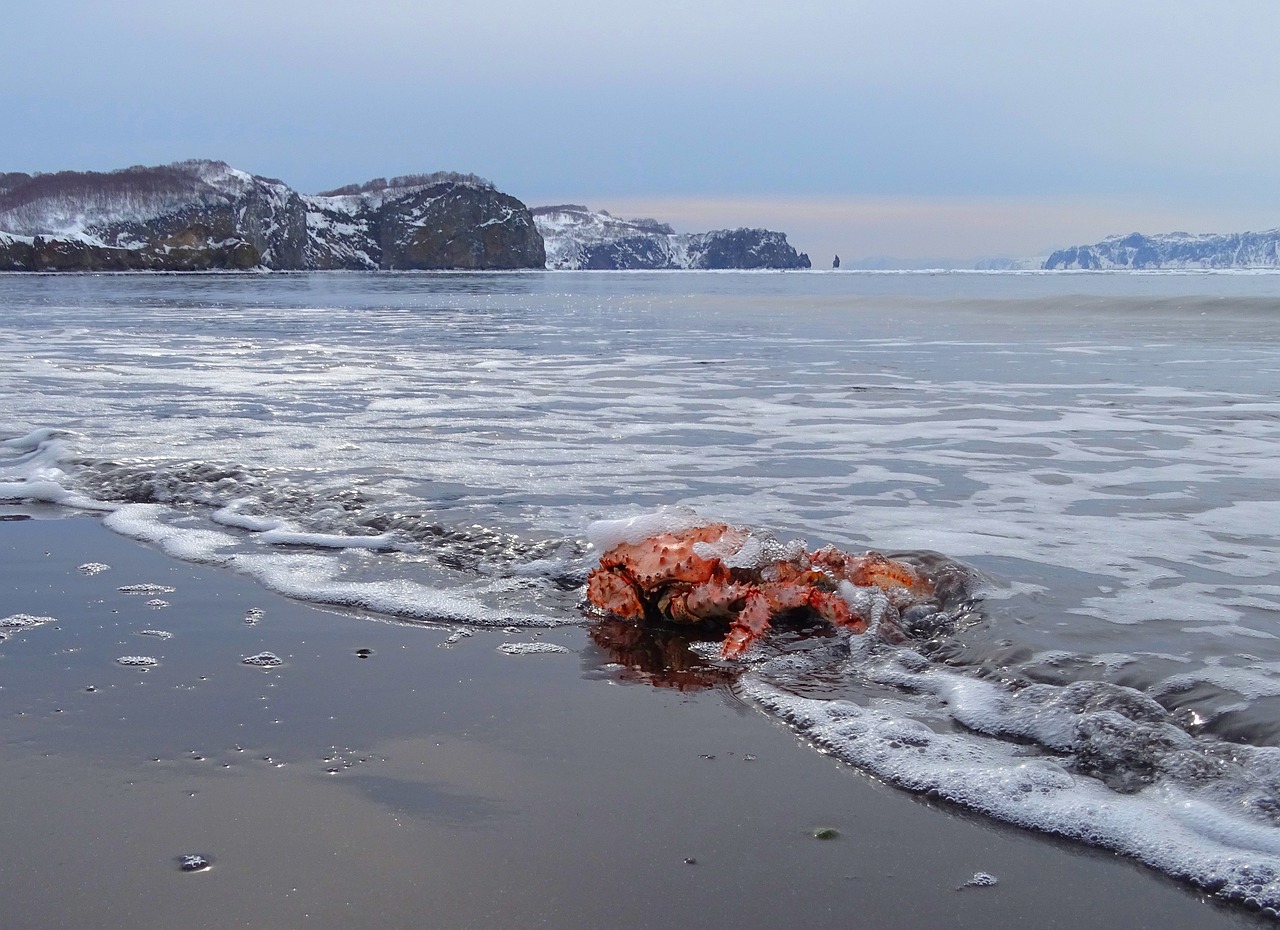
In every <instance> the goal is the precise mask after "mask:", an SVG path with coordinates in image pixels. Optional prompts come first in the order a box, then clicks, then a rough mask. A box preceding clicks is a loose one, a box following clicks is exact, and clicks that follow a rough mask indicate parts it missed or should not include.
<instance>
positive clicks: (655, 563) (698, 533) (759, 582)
mask: <svg viewBox="0 0 1280 930" xmlns="http://www.w3.org/2000/svg"><path fill="white" fill-rule="evenodd" d="M749 536H750V533H749V531H747V530H745V529H742V528H739V527H732V526H729V525H728V524H725V523H711V524H707V525H705V526H700V527H695V528H693V529H689V530H683V531H680V532H671V533H661V534H658V535H656V536H651V537H649V538H647V539H642V540H639V541H637V542H624V543H620V544H618V545H616V546H614V547H613V548H612V549H609V550H608V551H607V552H605V553H604V555H603V556H601V558H600V565H599V566H598V567H597V568H595V569H594V570H593V571H592V572H591V574H590V575H589V576H588V578H587V600H588V601H589V602H590V603H591V604H592V605H593V606H595V607H596V608H598V609H600V610H602V611H605V612H607V613H610V614H613V615H614V616H617V617H621V618H624V619H628V620H637V621H639V620H649V621H654V620H670V621H673V622H676V623H701V622H704V621H722V622H723V621H728V622H729V623H730V630H729V634H728V636H727V637H726V638H725V641H724V645H723V646H722V649H721V654H722V655H723V656H724V657H725V658H734V657H736V656H738V655H741V654H742V653H743V652H745V651H746V649H747V648H748V647H749V646H750V645H751V643H752V642H753V641H754V640H756V639H757V638H759V637H760V636H761V635H762V634H763V633H764V632H765V631H766V630H767V629H768V628H769V625H770V621H771V620H772V618H773V617H775V616H777V615H778V614H780V613H784V612H786V611H791V610H796V609H802V608H807V609H810V610H812V611H814V612H816V613H817V614H818V615H819V616H820V617H822V618H823V619H825V620H827V621H828V622H830V623H832V624H834V625H837V626H844V627H848V628H850V629H853V630H854V631H855V632H862V631H863V630H865V629H866V625H867V621H866V619H865V618H863V617H860V616H858V615H856V614H855V613H854V612H853V610H852V609H851V608H850V606H849V603H848V601H846V600H845V598H843V597H842V596H841V595H840V593H839V586H840V584H841V582H848V583H849V584H852V585H855V586H859V587H873V586H874V587H877V588H880V589H882V590H886V591H893V592H898V593H899V594H900V596H899V597H898V600H899V601H902V602H910V601H914V600H916V599H918V598H919V597H921V596H928V595H929V594H932V590H933V588H932V585H931V584H929V582H928V581H927V580H926V579H924V578H921V577H920V575H919V574H918V573H917V572H916V571H915V570H914V569H913V568H911V566H909V565H906V564H904V563H902V562H896V561H893V560H891V559H887V558H885V557H884V556H883V555H880V554H879V553H876V552H868V553H866V554H864V555H851V554H849V553H847V552H843V551H841V550H839V549H836V548H834V547H831V546H828V547H825V548H823V549H819V550H818V551H817V552H814V553H808V552H805V551H803V550H800V551H799V552H798V553H796V554H795V555H794V557H792V558H788V559H784V560H777V561H771V562H766V563H765V564H763V565H760V566H758V567H753V568H745V567H741V566H729V565H726V564H725V562H724V561H723V560H722V559H721V558H719V557H718V556H716V555H713V554H711V552H709V551H708V549H711V550H712V551H713V552H723V553H731V552H736V551H737V550H738V549H739V548H740V547H741V546H742V544H743V543H744V542H745V541H746V540H747V539H748V537H749ZM699 543H702V544H706V545H704V546H702V547H699V545H698V544H699Z"/></svg>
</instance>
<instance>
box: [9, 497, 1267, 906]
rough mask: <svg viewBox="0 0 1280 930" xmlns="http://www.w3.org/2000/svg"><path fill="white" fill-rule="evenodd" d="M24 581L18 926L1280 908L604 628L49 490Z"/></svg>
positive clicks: (12, 648) (13, 707)
mask: <svg viewBox="0 0 1280 930" xmlns="http://www.w3.org/2000/svg"><path fill="white" fill-rule="evenodd" d="M95 562H97V563H103V564H105V565H108V566H110V567H109V568H107V569H105V570H102V571H100V572H98V573H96V574H89V573H87V572H85V571H81V570H80V567H81V566H84V565H88V564H90V563H95ZM139 584H147V585H159V586H162V587H166V588H172V589H173V590H172V591H163V592H161V591H160V590H159V589H158V588H157V589H152V592H158V593H152V592H148V593H146V594H145V595H142V594H131V593H128V592H124V591H121V590H120V588H121V587H122V586H129V585H139ZM0 590H2V591H3V592H4V604H5V606H4V608H3V609H2V610H0V614H2V616H0V619H3V617H5V616H14V615H18V614H25V615H30V616H34V617H51V618H53V619H52V620H51V621H50V622H46V623H44V624H43V625H40V626H32V627H30V628H27V629H23V630H21V631H15V632H12V633H11V634H10V635H9V636H8V637H7V638H6V639H4V640H3V641H0V702H2V703H0V707H2V708H3V712H2V713H0V740H3V744H4V746H5V752H4V755H3V757H2V758H3V761H2V762H0V766H3V769H2V770H0V777H2V778H3V783H4V784H5V786H6V795H7V797H6V801H7V803H6V804H5V805H4V806H3V808H0V831H3V835H5V836H7V837H9V839H10V842H9V844H8V848H9V850H10V853H9V855H8V856H6V857H3V859H0V901H2V902H4V903H0V923H3V924H4V925H6V926H12V927H18V928H24V930H25V928H33V930H34V928H43V927H50V928H52V927H65V926H89V925H93V926H96V927H101V928H104V930H109V928H115V927H120V928H126V927H128V928H148V927H161V926H172V925H174V924H175V923H180V924H182V925H186V926H197V927H237V926H271V925H277V926H300V925H303V924H306V925H308V926H318V927H335V928H336V927H344V928H349V927H353V926H355V927H363V926H369V927H372V926H378V927H383V928H385V927H402V926H403V927H419V926H424V925H427V926H510V927H517V926H531V925H537V924H542V923H545V924H548V925H554V926H557V927H568V928H572V927H584V928H585V927H597V926H614V927H626V928H632V927H634V928H641V927H669V926H672V925H675V924H678V923H684V922H691V923H696V924H697V925H698V926H703V927H721V926H723V927H726V928H727V927H736V928H742V927H773V926H777V925H779V924H790V925H794V926H803V927H806V928H809V927H818V928H820V927H833V928H834V927H842V928H847V927H849V926H868V927H872V926H877V927H884V926H907V925H910V924H922V925H925V926H942V925H946V926H950V927H959V928H968V927H972V928H975V930H976V928H979V927H981V928H984V930H990V928H1001V927H1010V928H1012V927H1016V926H1023V925H1032V926H1039V927H1057V926H1062V927H1068V926H1070V927H1075V926H1077V925H1078V924H1079V923H1080V921H1081V919H1082V918H1083V919H1087V920H1092V921H1094V922H1095V923H1097V924H1099V925H1100V926H1125V927H1132V928H1139V927H1151V928H1157V927H1159V928H1170V930H1180V928H1186V930H1191V928H1209V930H1212V928H1219V927H1221V928H1227V927H1235V928H1240V927H1257V926H1274V921H1272V920H1269V919H1267V918H1266V917H1264V916H1263V915H1261V914H1258V913H1255V912H1251V911H1248V910H1246V909H1244V908H1242V907H1236V906H1231V905H1224V904H1221V903H1220V902H1217V901H1215V900H1214V899H1212V898H1209V897H1207V896H1205V895H1202V894H1200V893H1198V892H1196V891H1195V890H1194V889H1191V888H1189V887H1185V886H1182V885H1180V884H1178V883H1176V882H1174V881H1173V880H1171V879H1168V878H1166V877H1164V876H1162V875H1159V874H1158V873H1155V872H1153V871H1151V870H1149V869H1146V868H1144V867H1142V866H1140V865H1138V864H1137V863H1135V862H1133V861H1130V860H1127V859H1122V858H1120V857H1118V856H1115V855H1113V854H1111V853H1108V852H1105V851H1100V850H1096V849H1091V848H1088V847H1085V846H1082V845H1079V844H1076V843H1072V842H1068V841H1065V840H1060V839H1056V838H1053V837H1047V836H1044V835H1039V834H1034V833H1029V832H1026V831H1021V830H1017V829H1015V828H1012V827H1006V826H1003V825H1000V824H997V823H995V822H993V821H990V820H987V819H985V818H983V817H981V816H978V815H974V814H969V813H966V812H963V811H957V810H955V809H954V808H951V807H948V806H942V805H938V804H934V803H931V802H928V801H925V800H923V799H920V798H916V797H913V796H911V795H908V794H906V793H904V792H901V791H898V790H896V789H893V788H890V787H887V786H885V785H883V784H881V783H879V782H877V781H875V780H874V779H872V778H870V777H867V776H865V775H863V774H861V773H859V772H857V771H855V770H853V769H851V768H849V767H848V766H845V765H843V764H841V763H838V762H835V761H834V760H832V759H830V758H828V757H826V756H823V755H822V754H820V753H819V752H818V751H816V750H814V749H813V748H811V747H809V746H806V745H803V744H802V743H800V742H799V741H798V740H797V738H796V737H795V735H794V734H793V733H792V732H791V731H790V730H788V729H786V728H785V727H783V726H782V725H780V724H778V723H776V722H775V721H772V720H770V719H769V718H767V717H766V716H765V715H764V714H763V713H761V712H759V711H758V710H756V709H755V708H754V707H751V706H749V705H746V704H743V703H742V702H740V701H738V700H737V699H736V698H734V697H733V696H732V695H730V694H729V692H728V690H727V689H725V688H715V689H709V690H704V691H691V692H678V691H674V690H670V689H658V688H654V687H651V686H649V685H644V684H628V683H626V682H625V681H624V680H623V679H622V677H621V676H620V675H619V674H618V673H617V671H616V670H613V669H610V667H609V666H608V665H607V662H608V657H607V656H605V655H604V654H602V653H601V652H600V651H599V650H598V648H597V647H595V646H594V645H593V644H592V643H591V641H590V638H589V636H588V635H587V631H586V630H585V628H584V627H582V626H572V627H564V628H558V629H552V630H538V631H535V630H523V631H521V632H519V633H507V632H502V631H497V630H481V629H475V630H472V631H471V632H470V635H466V636H462V637H458V638H454V637H453V636H452V634H453V633H454V628H453V627H449V626H429V625H423V624H405V623H398V622H390V621H384V620H378V619H376V618H371V617H368V616H365V617H357V616H354V615H352V614H349V613H343V612H339V611H335V610H331V609H323V608H318V607H314V606H310V605H307V604H302V603H299V602H296V601H291V600H288V599H287V598H284V597H282V596H279V595H275V594H273V593H271V592H269V591H267V590H265V589H263V588H261V587H259V586H257V585H256V584H255V583H254V582H252V581H251V580H250V579H248V578H246V577H243V576H239V575H236V574H234V573H232V572H229V571H227V570H225V569H219V568H210V567H207V566H200V565H194V564H189V563H183V562H178V561H175V560H173V559H171V558H169V557H168V556H166V555H164V554H162V553H160V552H158V551H156V550H154V549H151V548H148V547H146V546H144V545H141V544H139V543H136V542H134V541H132V540H129V539H126V538H123V537H120V536H117V535H115V534H113V533H111V532H110V531H109V530H107V529H106V528H105V527H104V526H103V525H102V523H101V520H100V519H99V518H97V517H95V516H92V515H81V514H67V513H66V512H65V511H61V510H59V509H57V508H50V507H40V506H32V505H12V504H0ZM152 600H161V601H163V602H165V603H164V605H163V606H160V605H154V606H152V605H149V604H148V601H152ZM254 611H261V616H260V617H258V616H256V615H255V614H254V613H253V612H254ZM248 620H252V621H253V622H247V621H248ZM156 630H158V631H161V632H167V633H170V634H172V635H171V637H170V638H162V637H159V636H157V635H155V634H154V631H156ZM451 639H454V641H453V642H450V640H451ZM510 642H520V643H529V642H539V643H551V644H556V645H559V646H562V647H564V648H565V649H567V650H568V652H567V653H548V654H524V655H520V654H517V655H508V654H505V653H503V652H501V651H499V647H500V646H502V645H503V644H506V643H510ZM363 649H367V650H372V653H371V654H370V655H368V656H367V657H361V656H360V655H358V651H359V650H363ZM263 651H270V652H272V653H274V654H276V655H278V656H279V657H280V658H281V659H282V660H283V664H282V665H280V666H278V667H275V668H256V667H251V666H246V665H244V664H242V660H243V658H245V657H248V656H252V655H255V654H258V653H260V652H263ZM126 655H150V656H154V657H155V658H157V660H158V664H157V665H156V666H155V667H154V668H151V669H148V670H143V669H139V668H132V667H124V666H121V665H119V664H118V663H117V661H116V660H117V659H118V658H120V657H122V656H126ZM822 829H832V830H835V831H836V833H837V835H836V836H835V837H834V838H833V839H828V840H823V839H818V838H817V837H816V836H815V835H814V834H815V833H816V832H817V831H820V830H822ZM186 854H199V855H204V856H207V857H209V858H210V859H211V861H212V866H211V867H210V868H209V869H207V870H203V871H199V872H193V873H184V872H183V871H182V870H181V869H180V867H179V865H178V861H177V860H178V857H180V856H182V855H186ZM688 860H693V861H688ZM979 873H986V874H989V875H991V876H994V877H995V879H996V884H994V885H990V886H980V885H967V884H966V883H969V882H970V881H971V880H972V879H973V878H974V876H975V875H978V874H979Z"/></svg>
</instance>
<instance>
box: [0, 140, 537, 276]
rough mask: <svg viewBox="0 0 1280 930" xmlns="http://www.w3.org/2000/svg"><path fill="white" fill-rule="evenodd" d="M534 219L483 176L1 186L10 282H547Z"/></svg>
mask: <svg viewBox="0 0 1280 930" xmlns="http://www.w3.org/2000/svg"><path fill="white" fill-rule="evenodd" d="M544 262H545V253H544V251H543V247H542V239H541V237H540V236H539V235H538V232H537V229H536V227H535V226H534V222H533V217H532V216H531V215H530V213H529V210H528V208H526V207H525V206H524V204H522V203H520V201H518V200H516V199H515V198H514V197H510V196H508V195H506V194H503V193H501V192H500V191H497V190H496V189H494V187H493V185H492V184H490V183H489V182H487V181H484V180H483V179H481V178H477V177H475V176H474V175H459V174H453V173H446V172H441V173H437V174H432V175H412V176H407V177H401V178H394V179H392V180H391V181H387V180H385V179H381V178H379V179H377V180H376V181H371V182H369V183H367V184H362V185H353V186H351V187H348V188H343V189H341V190H338V191H331V192H329V193H328V194H321V195H316V196H308V195H302V194H299V193H297V192H296V191H294V190H293V189H291V188H290V187H289V186H288V185H286V184H284V183H283V182H281V181H277V180H274V179H272V178H264V177H260V176H258V175H252V174H249V173H247V172H244V171H239V170H237V169H234V168H232V167H230V166H229V165H227V164H226V163H224V162H216V161H188V162H179V163H177V164H173V165H164V166H160V167H151V168H144V167H136V168H126V169H123V170H121V171H113V172H106V173H99V172H59V173H57V174H49V175H35V176H30V175H25V174H19V173H12V174H0V269H3V270H25V271H64V270H65V271H71V270H74V271H130V270H149V271H206V270H214V269H232V270H242V269H248V268H255V267H261V268H271V269H278V270H315V269H337V268H344V269H357V270H373V269H379V268H388V269H390V268H395V269H429V270H438V269H453V268H463V269H475V270H480V269H508V268H542V267H543V266H544Z"/></svg>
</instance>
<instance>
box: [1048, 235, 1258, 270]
mask: <svg viewBox="0 0 1280 930" xmlns="http://www.w3.org/2000/svg"><path fill="white" fill-rule="evenodd" d="M1044 267H1045V268H1046V269H1064V268H1065V269H1072V268H1075V269H1091V270H1107V269H1125V268H1128V269H1142V268H1185V269H1196V268H1276V267H1280V229H1273V230H1270V231H1268V232H1258V233H1254V232H1246V233H1229V234H1225V235H1192V234H1191V233H1184V232H1175V233H1166V234H1164V235H1158V236H1144V235H1142V234H1141V233H1131V234H1129V235H1127V236H1109V237H1108V238H1106V239H1103V240H1102V241H1101V242H1098V243H1095V244H1094V245H1079V246H1073V247H1072V248H1068V249H1059V250H1058V251H1056V252H1054V253H1052V254H1051V255H1050V256H1049V257H1048V259H1046V260H1045V263H1044Z"/></svg>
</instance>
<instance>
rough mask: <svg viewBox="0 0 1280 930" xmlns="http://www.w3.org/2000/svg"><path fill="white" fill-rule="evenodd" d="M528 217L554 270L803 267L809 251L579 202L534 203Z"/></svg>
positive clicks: (752, 233)
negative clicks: (678, 227)
mask: <svg viewBox="0 0 1280 930" xmlns="http://www.w3.org/2000/svg"><path fill="white" fill-rule="evenodd" d="M533 219H534V222H535V223H536V224H537V227H538V232H539V233H541V234H542V240H543V242H544V243H545V246H546V251H547V267H548V268H556V269H571V270H576V269H607V270H640V269H728V268H735V269H756V268H808V267H809V266H810V263H809V256H808V255H805V254H804V253H803V252H800V253H797V252H796V250H795V249H794V248H793V247H792V246H791V245H790V244H789V243H788V242H787V236H786V234H785V233H780V232H773V231H771V230H768V229H719V230H714V231H712V232H706V233H677V232H675V230H673V229H672V228H671V227H670V226H668V225H667V224H665V223H659V222H658V221H657V220H650V219H640V220H627V219H620V218H618V217H615V216H612V215H611V214H609V213H608V212H606V211H604V210H599V211H593V210H590V209H588V208H587V207H584V206H581V205H579V204H559V205H557V206H549V207H535V208H534V209H533Z"/></svg>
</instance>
